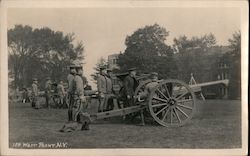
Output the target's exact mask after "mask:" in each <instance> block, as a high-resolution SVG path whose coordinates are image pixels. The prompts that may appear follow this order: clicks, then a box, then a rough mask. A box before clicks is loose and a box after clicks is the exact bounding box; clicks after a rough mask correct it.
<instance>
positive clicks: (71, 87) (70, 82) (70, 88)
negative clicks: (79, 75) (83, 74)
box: [67, 74, 75, 94]
mask: <svg viewBox="0 0 250 156" xmlns="http://www.w3.org/2000/svg"><path fill="white" fill-rule="evenodd" d="M74 78H75V76H74V75H72V74H69V75H68V77H67V80H68V92H69V94H72V93H73V90H74V85H73V81H74Z"/></svg>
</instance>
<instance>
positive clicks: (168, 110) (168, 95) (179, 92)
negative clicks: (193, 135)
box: [148, 79, 195, 127]
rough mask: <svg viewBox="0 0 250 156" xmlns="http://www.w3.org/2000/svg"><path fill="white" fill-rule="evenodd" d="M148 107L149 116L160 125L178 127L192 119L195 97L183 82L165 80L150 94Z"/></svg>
mask: <svg viewBox="0 0 250 156" xmlns="http://www.w3.org/2000/svg"><path fill="white" fill-rule="evenodd" d="M171 86H172V87H171ZM148 107H149V110H150V114H151V116H152V117H153V118H154V120H155V121H156V122H158V123H159V124H160V125H163V126H165V127H178V126H182V125H184V124H185V123H186V122H188V121H189V120H190V119H191V118H192V116H193V114H194V112H195V96H194V93H193V91H192V90H191V89H190V87H189V86H188V85H187V84H185V83H184V82H182V81H179V80H172V79H170V80H165V81H163V82H161V83H160V84H159V85H158V86H156V87H155V88H154V89H153V90H152V92H151V93H150V96H149V103H148Z"/></svg>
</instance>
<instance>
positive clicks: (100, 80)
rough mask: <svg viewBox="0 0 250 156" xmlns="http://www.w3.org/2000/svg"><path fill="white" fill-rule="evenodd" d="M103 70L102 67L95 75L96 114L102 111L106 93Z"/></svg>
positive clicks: (105, 77)
mask: <svg viewBox="0 0 250 156" xmlns="http://www.w3.org/2000/svg"><path fill="white" fill-rule="evenodd" d="M104 70H105V67H104V66H102V67H100V73H99V74H98V75H97V91H98V99H99V106H98V112H103V111H104V109H103V108H104V103H105V94H106V92H107V82H106V81H107V80H106V79H107V76H106V74H105V71H104Z"/></svg>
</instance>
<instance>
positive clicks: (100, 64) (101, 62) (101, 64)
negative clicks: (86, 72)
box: [91, 57, 108, 83]
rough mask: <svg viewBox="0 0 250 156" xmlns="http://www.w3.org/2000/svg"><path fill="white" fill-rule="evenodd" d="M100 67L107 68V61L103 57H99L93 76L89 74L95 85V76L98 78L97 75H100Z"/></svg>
mask: <svg viewBox="0 0 250 156" xmlns="http://www.w3.org/2000/svg"><path fill="white" fill-rule="evenodd" d="M100 67H105V68H107V67H108V62H107V60H105V59H104V58H103V57H101V58H100V59H99V60H98V62H97V64H96V66H95V67H94V70H95V73H94V74H91V77H92V79H93V81H94V82H95V83H97V76H98V74H99V73H100Z"/></svg>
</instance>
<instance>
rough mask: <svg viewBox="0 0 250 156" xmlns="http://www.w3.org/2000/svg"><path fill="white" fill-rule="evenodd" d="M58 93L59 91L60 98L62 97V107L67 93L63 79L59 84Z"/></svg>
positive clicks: (60, 103) (60, 102)
mask: <svg viewBox="0 0 250 156" xmlns="http://www.w3.org/2000/svg"><path fill="white" fill-rule="evenodd" d="M57 93H58V95H59V98H60V101H59V105H60V107H63V105H64V99H65V98H64V97H65V95H66V93H65V90H64V86H63V81H62V80H61V81H60V82H59V84H58V85H57Z"/></svg>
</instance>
